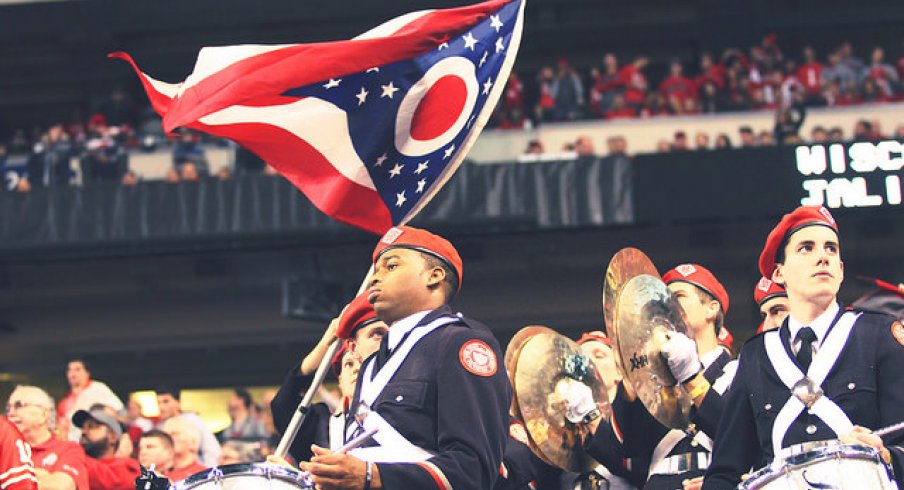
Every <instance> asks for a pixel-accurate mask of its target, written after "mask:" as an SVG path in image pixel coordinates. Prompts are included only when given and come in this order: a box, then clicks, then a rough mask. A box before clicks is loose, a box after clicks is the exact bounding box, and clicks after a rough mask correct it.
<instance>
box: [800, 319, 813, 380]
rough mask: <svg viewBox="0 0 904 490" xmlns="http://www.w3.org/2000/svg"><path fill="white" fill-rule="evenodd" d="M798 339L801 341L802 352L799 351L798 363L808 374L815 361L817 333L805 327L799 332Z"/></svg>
mask: <svg viewBox="0 0 904 490" xmlns="http://www.w3.org/2000/svg"><path fill="white" fill-rule="evenodd" d="M797 338H798V339H800V350H798V351H797V363H798V364H800V367H801V369H803V371H804V372H805V373H806V372H807V369H809V368H810V362H811V361H812V360H813V342H814V341H815V340H816V333H815V332H813V329H812V328H810V327H804V328H802V329H800V331H799V332H797Z"/></svg>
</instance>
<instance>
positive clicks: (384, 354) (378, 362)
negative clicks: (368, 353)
mask: <svg viewBox="0 0 904 490" xmlns="http://www.w3.org/2000/svg"><path fill="white" fill-rule="evenodd" d="M388 359H389V334H387V335H386V336H385V337H383V340H382V341H381V342H380V349H379V350H377V358H376V359H374V369H373V375H376V374H377V371H379V370H380V368H381V367H383V365H384V364H386V361H387V360H388Z"/></svg>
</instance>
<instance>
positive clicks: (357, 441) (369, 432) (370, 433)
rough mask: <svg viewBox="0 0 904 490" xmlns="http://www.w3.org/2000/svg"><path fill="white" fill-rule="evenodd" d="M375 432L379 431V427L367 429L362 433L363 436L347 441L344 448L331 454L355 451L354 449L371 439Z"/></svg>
mask: <svg viewBox="0 0 904 490" xmlns="http://www.w3.org/2000/svg"><path fill="white" fill-rule="evenodd" d="M377 430H379V427H374V428H372V429H367V430H366V431H364V433H363V434H361V435H359V436H358V437H356V438H354V439H352V440H350V441H348V442H347V443H346V444H345V445H344V446H342V447H340V448H339V449H337V450H336V452H334V453H333V454H345V453H347V452H349V451H351V450H352V449H355V448H356V447H358V446H360V445H361V444H364V443H365V442H367V440H368V439H370V438H371V437H373V435H374V434H376V433H377Z"/></svg>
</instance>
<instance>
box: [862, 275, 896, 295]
mask: <svg viewBox="0 0 904 490" xmlns="http://www.w3.org/2000/svg"><path fill="white" fill-rule="evenodd" d="M857 279H862V280H864V281H867V282H871V283H873V284H875V285H876V287H877V288H879V289H880V290H884V291H889V292H892V293H895V294H897V295H899V296H904V283H902V284H898V285H894V284H892V283H890V282H887V281H883V280H882V279H876V278H874V277H864V276H857Z"/></svg>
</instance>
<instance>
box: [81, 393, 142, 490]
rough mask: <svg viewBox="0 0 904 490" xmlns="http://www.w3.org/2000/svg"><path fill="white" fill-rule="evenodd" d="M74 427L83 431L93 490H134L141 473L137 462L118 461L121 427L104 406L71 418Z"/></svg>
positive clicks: (130, 459) (86, 464)
mask: <svg viewBox="0 0 904 490" xmlns="http://www.w3.org/2000/svg"><path fill="white" fill-rule="evenodd" d="M72 424H73V425H74V426H76V427H78V428H79V429H81V430H82V439H81V444H82V448H83V449H84V450H85V454H86V455H87V456H88V457H87V458H86V459H85V466H87V468H88V481H89V483H90V484H91V490H133V489H134V488H135V479H136V478H138V476H139V475H140V474H141V468H139V467H138V461H136V460H134V459H132V458H117V457H116V456H115V453H116V448H117V447H118V446H119V439H120V438H121V437H122V426H121V425H120V424H119V421H118V420H116V418H115V417H113V416H112V415H110V413H108V412H107V411H106V410H105V409H104V407H103V406H95V407H92V408H91V410H90V411H86V410H79V411H78V412H75V414H73V415H72Z"/></svg>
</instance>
